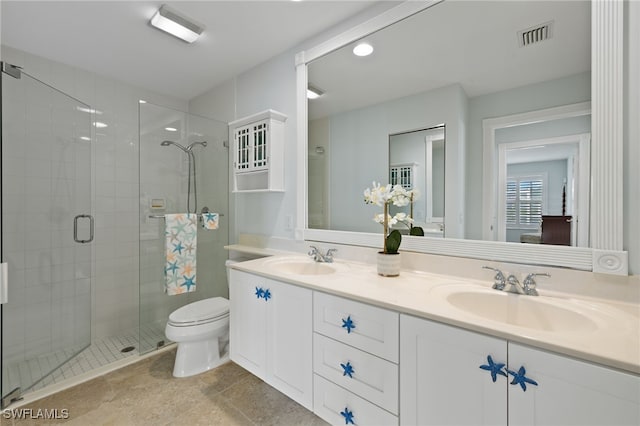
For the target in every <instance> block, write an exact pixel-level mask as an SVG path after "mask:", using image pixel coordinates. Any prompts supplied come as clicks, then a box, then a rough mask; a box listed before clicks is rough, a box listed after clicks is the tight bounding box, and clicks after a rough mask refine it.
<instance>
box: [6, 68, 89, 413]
mask: <svg viewBox="0 0 640 426" xmlns="http://www.w3.org/2000/svg"><path fill="white" fill-rule="evenodd" d="M0 94H1V97H2V111H1V116H2V139H1V145H2V228H1V230H0V233H1V234H2V247H1V256H2V262H3V268H6V270H7V277H8V280H7V282H5V283H3V284H4V286H5V289H6V295H7V297H6V299H5V300H2V302H3V304H2V305H0V309H1V315H0V317H1V323H2V346H1V348H2V368H1V370H0V371H1V373H0V374H1V375H2V380H1V382H2V388H1V392H0V394H1V395H2V406H3V407H6V406H7V405H8V404H10V403H11V402H12V401H13V400H15V399H17V398H19V397H20V395H21V394H22V393H23V392H26V391H29V390H30V389H32V388H34V387H35V386H37V385H38V384H39V383H40V382H42V381H43V379H44V378H46V377H47V376H48V375H49V374H50V373H51V372H53V371H54V370H56V369H57V368H58V367H60V366H61V365H62V364H65V363H66V362H67V361H69V360H70V359H71V358H73V357H74V356H75V355H77V354H78V353H80V352H81V351H82V350H83V349H85V348H87V347H88V346H89V345H90V344H91V260H92V257H91V256H92V255H91V244H90V243H91V241H92V239H93V217H92V204H91V198H92V197H91V150H92V147H91V114H88V113H87V111H90V107H89V106H88V105H86V104H84V103H82V102H80V101H79V100H77V99H74V98H72V97H71V96H69V95H67V94H65V93H63V92H61V91H59V90H57V89H56V88H54V87H51V86H48V85H47V84H45V83H43V82H41V81H39V80H37V79H35V78H34V77H32V76H30V75H29V74H28V73H27V72H25V71H23V70H21V69H19V68H17V67H14V66H12V65H10V64H7V63H2V81H1V83H0ZM0 293H2V292H0Z"/></svg>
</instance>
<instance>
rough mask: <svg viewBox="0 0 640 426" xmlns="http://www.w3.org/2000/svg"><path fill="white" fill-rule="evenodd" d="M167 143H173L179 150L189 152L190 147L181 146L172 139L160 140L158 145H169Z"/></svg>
mask: <svg viewBox="0 0 640 426" xmlns="http://www.w3.org/2000/svg"><path fill="white" fill-rule="evenodd" d="M169 145H175V146H177V147H178V148H180V149H181V150H183V151H184V152H189V151H191V149H190V148H185V147H184V146H182V145H180V144H179V143H177V142H174V141H162V142H160V146H169Z"/></svg>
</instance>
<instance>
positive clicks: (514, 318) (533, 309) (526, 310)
mask: <svg viewBox="0 0 640 426" xmlns="http://www.w3.org/2000/svg"><path fill="white" fill-rule="evenodd" d="M445 300H446V301H447V303H449V304H450V305H451V306H452V307H454V308H455V309H458V310H461V311H464V312H466V313H469V314H472V315H475V316H478V317H482V318H484V319H488V320H491V321H497V322H502V323H505V324H509V325H514V326H517V327H523V328H528V329H533V330H538V331H550V332H564V331H566V332H589V331H594V330H596V329H597V328H598V326H597V324H596V323H595V322H594V321H593V320H592V319H591V318H590V316H591V315H590V312H589V310H588V309H587V308H585V307H582V306H581V305H580V304H579V303H576V302H575V301H570V300H565V299H558V300H555V299H553V298H549V297H545V296H538V297H535V296H524V295H517V294H510V293H505V292H501V291H497V290H485V289H482V290H479V289H473V290H471V289H457V290H455V289H454V290H450V291H448V294H447V295H446V297H445Z"/></svg>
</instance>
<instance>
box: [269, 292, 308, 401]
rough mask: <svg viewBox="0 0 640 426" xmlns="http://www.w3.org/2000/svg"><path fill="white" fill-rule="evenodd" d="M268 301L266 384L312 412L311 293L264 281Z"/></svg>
mask: <svg viewBox="0 0 640 426" xmlns="http://www.w3.org/2000/svg"><path fill="white" fill-rule="evenodd" d="M265 286H266V288H268V290H269V293H270V295H271V297H270V298H269V300H268V301H267V305H268V306H269V307H268V311H267V315H268V319H267V327H268V330H267V336H268V342H267V348H268V349H267V350H268V357H267V359H268V361H267V363H268V368H267V369H268V371H269V377H268V380H267V382H268V383H269V384H270V385H272V386H273V387H275V388H276V389H278V390H279V391H281V392H283V393H284V394H286V395H287V396H289V397H290V398H291V399H293V400H294V401H296V402H298V403H299V404H301V405H303V406H304V407H306V408H308V409H310V410H311V409H313V408H312V407H313V398H312V392H313V383H312V380H313V376H312V374H313V373H312V352H311V350H312V340H313V330H312V317H311V309H312V297H311V294H312V292H311V290H309V289H306V288H302V287H297V286H294V285H290V284H285V283H281V282H278V281H274V280H265Z"/></svg>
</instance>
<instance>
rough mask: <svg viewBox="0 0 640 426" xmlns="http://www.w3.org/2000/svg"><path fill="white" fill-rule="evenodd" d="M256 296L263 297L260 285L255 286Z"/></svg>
mask: <svg viewBox="0 0 640 426" xmlns="http://www.w3.org/2000/svg"><path fill="white" fill-rule="evenodd" d="M256 297H257V298H258V299H260V298H262V297H264V290H263V289H262V287H256Z"/></svg>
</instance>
